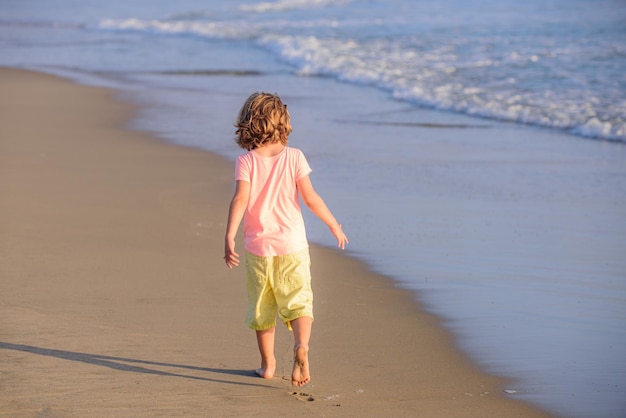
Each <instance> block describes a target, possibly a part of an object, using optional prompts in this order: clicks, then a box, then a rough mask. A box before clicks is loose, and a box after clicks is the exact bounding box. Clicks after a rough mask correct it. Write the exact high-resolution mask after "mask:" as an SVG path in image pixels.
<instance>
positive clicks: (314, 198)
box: [297, 175, 348, 250]
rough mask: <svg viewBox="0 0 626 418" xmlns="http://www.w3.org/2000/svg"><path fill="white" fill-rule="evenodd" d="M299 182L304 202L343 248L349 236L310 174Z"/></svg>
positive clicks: (299, 190)
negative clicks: (318, 192)
mask: <svg viewBox="0 0 626 418" xmlns="http://www.w3.org/2000/svg"><path fill="white" fill-rule="evenodd" d="M297 184H298V193H300V196H301V197H302V201H303V202H304V204H305V205H306V206H307V207H308V208H309V209H311V212H313V213H314V214H315V215H316V216H317V217H318V218H320V219H321V220H322V222H324V223H325V224H326V226H328V228H329V229H330V232H332V234H333V235H334V236H335V238H336V239H337V246H338V247H339V248H341V249H342V250H343V249H344V248H345V246H346V244H348V237H346V234H344V233H343V230H342V229H341V225H340V224H339V222H337V220H336V219H335V217H334V216H333V214H332V212H331V211H330V209H328V206H326V202H324V199H322V197H321V196H320V195H319V194H317V192H316V191H315V189H314V188H313V183H311V179H310V178H309V176H308V175H307V176H304V177H303V178H301V179H300V180H298V183H297Z"/></svg>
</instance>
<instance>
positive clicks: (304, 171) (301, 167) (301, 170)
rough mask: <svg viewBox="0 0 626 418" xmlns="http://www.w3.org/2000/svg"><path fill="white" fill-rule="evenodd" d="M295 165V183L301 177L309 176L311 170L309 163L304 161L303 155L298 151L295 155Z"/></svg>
mask: <svg viewBox="0 0 626 418" xmlns="http://www.w3.org/2000/svg"><path fill="white" fill-rule="evenodd" d="M296 160H297V164H296V181H300V180H301V179H302V178H303V177H306V176H308V175H309V174H311V172H312V171H313V170H311V167H310V166H309V162H308V161H307V160H306V157H305V156H304V153H303V152H302V151H300V150H298V155H297V159H296Z"/></svg>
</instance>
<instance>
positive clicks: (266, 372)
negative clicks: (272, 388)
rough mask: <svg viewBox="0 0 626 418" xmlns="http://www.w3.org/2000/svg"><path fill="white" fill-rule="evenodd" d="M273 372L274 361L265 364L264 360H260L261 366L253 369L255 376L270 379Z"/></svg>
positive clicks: (274, 367) (274, 369) (274, 368)
mask: <svg viewBox="0 0 626 418" xmlns="http://www.w3.org/2000/svg"><path fill="white" fill-rule="evenodd" d="M268 363H269V362H268ZM275 372H276V361H274V362H273V363H271V364H265V362H261V368H259V369H256V370H255V373H256V374H257V376H259V377H262V378H263V379H271V378H272V377H274V373H275Z"/></svg>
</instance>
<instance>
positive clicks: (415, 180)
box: [0, 0, 626, 417]
mask: <svg viewBox="0 0 626 418" xmlns="http://www.w3.org/2000/svg"><path fill="white" fill-rule="evenodd" d="M0 65H3V66H12V67H19V68H27V69H34V70H39V71H44V72H48V73H53V74H57V75H61V76H64V77H69V78H71V79H74V80H76V81H78V82H82V83H86V84H92V85H99V86H105V87H111V88H115V89H118V90H119V91H121V92H122V93H121V95H122V96H123V97H124V98H125V99H126V100H129V101H132V102H136V103H139V104H141V105H143V106H144V107H143V108H142V111H141V112H140V114H139V115H138V117H137V119H136V120H135V121H133V123H132V127H133V128H136V129H142V130H147V131H151V132H154V133H155V134H156V135H158V136H159V137H161V138H163V139H164V140H167V141H171V142H175V143H178V144H181V145H186V146H191V147H197V148H201V149H205V150H209V151H211V152H215V153H218V154H220V155H222V156H224V157H225V158H230V159H234V158H235V156H236V155H237V154H238V153H239V152H240V150H238V149H237V147H236V145H235V143H234V141H233V137H234V128H233V122H234V119H235V117H236V113H237V111H238V109H239V107H240V106H241V104H242V103H243V101H244V100H245V98H246V97H247V96H248V95H249V94H250V93H251V92H253V91H257V90H265V91H270V92H278V93H279V94H280V95H281V97H282V98H283V100H284V101H285V102H286V103H287V104H288V106H289V110H290V112H291V115H292V123H293V125H294V132H293V134H292V136H291V138H290V140H291V145H292V146H294V147H298V148H301V149H302V150H303V151H304V152H305V154H306V155H307V157H308V159H309V162H310V164H311V166H312V168H313V170H314V171H313V174H312V180H313V182H314V184H315V186H316V189H318V191H319V192H320V193H321V194H322V196H324V198H325V199H326V201H327V203H328V204H329V206H330V207H331V209H333V212H334V213H335V215H336V216H337V217H338V218H339V219H340V220H341V221H342V223H343V225H344V229H345V230H346V232H347V234H348V236H349V238H350V246H349V249H348V250H347V253H348V254H349V255H352V256H354V257H357V258H359V259H361V260H363V261H364V262H365V263H367V264H368V265H369V266H370V267H371V268H372V269H373V270H375V271H377V272H380V273H382V274H385V275H387V276H389V277H392V278H394V279H395V280H396V281H397V283H398V286H400V287H403V288H406V289H409V290H411V291H414V292H415V295H416V298H418V299H419V300H420V301H421V302H422V303H424V305H425V306H426V307H427V309H429V310H430V311H432V312H433V313H435V314H436V315H438V316H440V317H441V318H442V319H443V322H444V324H445V325H446V326H447V327H448V328H449V329H450V330H451V332H452V333H453V334H454V335H455V336H456V337H457V340H456V341H457V342H458V345H459V347H460V348H461V349H462V350H464V351H465V352H466V353H468V355H470V357H472V358H473V359H474V360H475V361H476V362H477V363H478V364H480V365H482V366H483V367H485V368H486V369H487V370H489V371H491V372H493V373H496V374H499V375H503V376H506V377H510V378H511V379H512V380H511V382H510V385H509V386H508V387H507V391H508V394H507V396H512V397H518V398H520V399H525V400H528V401H530V402H533V403H535V404H537V405H540V406H542V407H544V408H546V409H548V410H549V411H552V412H553V413H554V414H558V415H564V416H571V417H589V416H593V417H618V416H624V414H626V361H624V359H625V358H626V257H625V256H624V254H625V251H624V247H625V244H626V222H625V221H624V219H625V215H626V3H624V1H623V0H612V1H610V0H598V1H592V0H549V1H546V0H543V1H540V0H528V1H525V2H519V1H512V0H480V1H479V0H476V1H461V0H438V1H434V0H423V1H418V0H415V1H408V0H405V1H400V0H385V1H383V0H363V1H356V0H355V1H350V0H334V1H330V0H278V1H267V2H261V1H257V2H254V1H230V2H222V1H208V0H205V1H201V0H182V1H177V2H171V1H162V0H152V1H147V0H143V1H134V2H121V1H114V0H112V1H108V2H102V1H95V0H82V1H75V0H56V1H55V2H50V1H42V0H26V1H23V0H2V1H0ZM225 205H226V203H225ZM306 220H307V224H308V234H309V238H310V240H311V241H313V242H315V243H317V244H320V245H326V246H331V245H332V244H333V243H332V236H330V234H329V233H328V231H327V230H326V228H325V227H324V226H323V225H322V224H321V223H320V222H319V221H317V220H316V219H314V218H313V217H312V216H310V215H307V217H306ZM216 256H219V255H216ZM340 279H341V278H318V279H317V280H340Z"/></svg>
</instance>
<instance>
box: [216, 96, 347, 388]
mask: <svg viewBox="0 0 626 418" xmlns="http://www.w3.org/2000/svg"><path fill="white" fill-rule="evenodd" d="M235 127H236V128H237V131H236V135H237V144H238V145H239V146H240V147H242V148H244V149H246V150H248V152H247V153H245V154H243V155H241V156H239V158H238V159H237V163H236V170H235V171H236V177H235V179H236V189H235V195H234V196H233V199H232V201H231V203H230V209H229V212H228V225H227V228H226V237H225V251H224V253H225V255H224V260H225V261H226V265H227V266H228V268H233V267H234V266H238V265H239V254H237V253H236V252H235V235H236V234H237V230H238V229H239V224H240V223H241V219H242V217H243V219H244V242H245V250H246V276H247V289H248V313H247V318H246V323H247V324H248V326H249V327H250V328H252V329H254V330H255V331H256V337H257V343H258V346H259V352H260V354H261V368H259V369H257V370H256V373H257V375H259V376H260V377H263V378H266V379H269V378H272V377H273V376H274V372H275V371H276V358H275V357H274V335H275V330H276V328H275V326H276V314H277V313H278V315H279V317H280V318H281V320H282V321H283V322H284V323H285V324H286V325H287V327H288V328H289V329H290V330H293V333H294V341H295V343H294V365H293V371H292V374H291V383H292V385H294V386H302V385H305V384H306V383H308V382H309V380H310V375H309V360H308V352H309V339H310V337H311V327H312V325H313V293H312V291H311V273H310V259H309V249H308V243H307V239H306V233H305V229H304V220H303V218H302V213H301V211H300V201H299V198H298V196H300V197H302V200H303V202H304V203H305V204H306V206H307V207H308V208H309V209H311V211H312V212H313V213H314V214H315V215H317V216H318V217H319V218H320V219H321V220H322V221H323V222H324V223H325V224H326V225H327V226H328V227H329V228H330V231H331V232H332V234H333V235H334V236H335V238H336V239H337V245H338V247H339V248H341V249H343V248H344V247H345V245H346V244H347V243H348V239H347V238H346V235H345V234H344V233H343V231H342V230H341V225H339V223H338V222H337V220H336V219H335V217H334V216H333V214H332V213H331V212H330V210H329V209H328V207H327V206H326V204H325V203H324V200H323V199H322V198H321V197H320V196H319V195H318V194H317V193H316V192H315V190H314V189H313V185H312V184H311V180H310V179H309V174H310V173H311V168H310V167H309V165H308V163H307V161H306V158H305V157H304V154H302V151H300V150H298V149H295V148H291V147H288V146H287V139H288V137H289V134H290V133H291V131H292V128H291V122H290V117H289V112H288V111H287V106H286V105H284V104H283V103H282V101H281V100H280V98H279V97H278V96H277V95H273V94H268V93H254V94H252V95H251V96H250V97H249V98H248V99H247V100H246V102H245V103H244V105H243V107H242V108H241V110H240V111H239V117H238V118H237V123H236V124H235Z"/></svg>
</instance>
